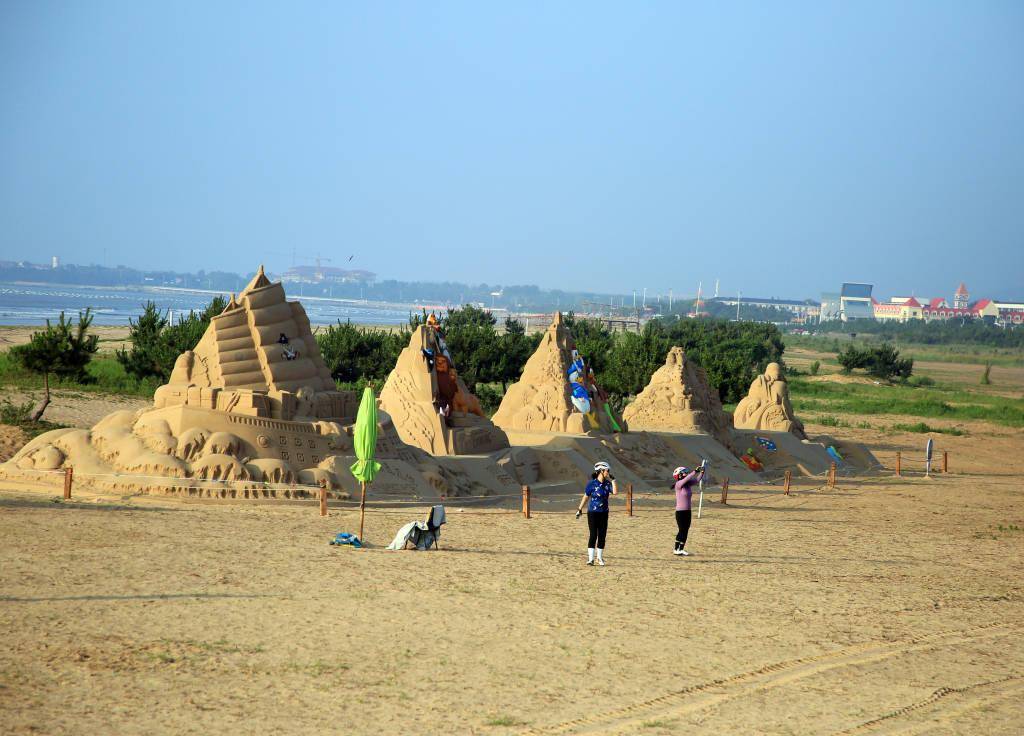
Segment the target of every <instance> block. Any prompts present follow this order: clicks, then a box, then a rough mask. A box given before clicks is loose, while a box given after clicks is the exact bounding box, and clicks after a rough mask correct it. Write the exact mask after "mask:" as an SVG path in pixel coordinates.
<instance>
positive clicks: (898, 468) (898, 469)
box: [896, 450, 902, 475]
mask: <svg viewBox="0 0 1024 736" xmlns="http://www.w3.org/2000/svg"><path fill="white" fill-rule="evenodd" d="M901 459H902V457H901V455H900V451H899V450H897V451H896V475H902V473H900V460H901Z"/></svg>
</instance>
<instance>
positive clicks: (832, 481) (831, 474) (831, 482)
mask: <svg viewBox="0 0 1024 736" xmlns="http://www.w3.org/2000/svg"><path fill="white" fill-rule="evenodd" d="M828 487H829V488H835V487H836V464H835V462H834V461H833V463H832V466H831V467H830V468H829V469H828Z"/></svg>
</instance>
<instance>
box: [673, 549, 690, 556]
mask: <svg viewBox="0 0 1024 736" xmlns="http://www.w3.org/2000/svg"><path fill="white" fill-rule="evenodd" d="M676 554H678V555H679V556H680V557H689V556H690V553H689V552H687V551H686V550H685V549H681V550H679V552H677V553H676Z"/></svg>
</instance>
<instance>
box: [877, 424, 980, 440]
mask: <svg viewBox="0 0 1024 736" xmlns="http://www.w3.org/2000/svg"><path fill="white" fill-rule="evenodd" d="M891 429H892V430H893V431H896V432H914V433H916V434H951V435H953V436H954V437H960V436H962V435H964V434H966V432H964V431H963V430H962V429H957V428H956V427H932V426H931V425H929V424H925V423H924V422H916V423H914V424H894V425H892V427H891Z"/></svg>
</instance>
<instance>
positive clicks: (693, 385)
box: [622, 347, 732, 447]
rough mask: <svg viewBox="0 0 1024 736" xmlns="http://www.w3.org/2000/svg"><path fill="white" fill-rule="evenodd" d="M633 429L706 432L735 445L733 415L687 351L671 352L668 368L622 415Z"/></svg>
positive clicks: (655, 378) (657, 372)
mask: <svg viewBox="0 0 1024 736" xmlns="http://www.w3.org/2000/svg"><path fill="white" fill-rule="evenodd" d="M622 417H623V419H625V420H626V421H627V422H629V426H630V427H631V428H633V429H647V430H653V431H660V432H682V433H692V432H703V433H707V434H710V435H712V436H713V437H714V438H715V439H716V440H718V441H719V442H720V443H722V444H723V445H725V446H726V447H731V446H732V435H731V433H730V431H729V416H728V415H727V414H726V413H725V411H723V409H722V402H721V400H720V399H719V398H718V391H717V390H715V389H713V388H711V386H710V385H709V384H708V376H707V373H706V372H705V371H704V368H703V367H701V366H700V365H699V364H698V363H695V362H694V361H692V360H689V359H688V358H687V357H686V354H685V353H684V352H683V349H682V348H680V347H674V348H672V349H671V350H669V351H668V356H667V357H666V358H665V365H663V366H662V367H661V368H659V369H658V370H656V371H655V372H654V375H652V376H651V381H650V383H648V384H647V387H646V388H645V389H644V390H643V391H641V392H640V394H639V395H638V396H637V397H636V399H635V400H634V401H633V402H632V403H631V404H630V405H629V406H627V407H626V409H625V411H623V412H622Z"/></svg>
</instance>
